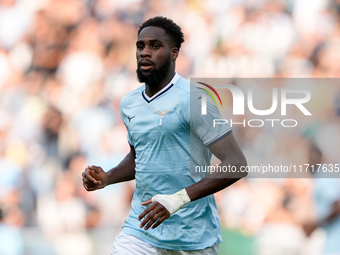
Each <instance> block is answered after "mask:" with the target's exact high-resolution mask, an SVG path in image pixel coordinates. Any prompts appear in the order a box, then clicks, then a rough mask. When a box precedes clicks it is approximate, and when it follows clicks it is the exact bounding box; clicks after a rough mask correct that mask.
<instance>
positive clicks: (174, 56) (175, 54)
mask: <svg viewBox="0 0 340 255" xmlns="http://www.w3.org/2000/svg"><path fill="white" fill-rule="evenodd" d="M178 53H179V49H178V48H177V47H174V48H172V49H171V59H172V60H176V59H177V57H178Z"/></svg>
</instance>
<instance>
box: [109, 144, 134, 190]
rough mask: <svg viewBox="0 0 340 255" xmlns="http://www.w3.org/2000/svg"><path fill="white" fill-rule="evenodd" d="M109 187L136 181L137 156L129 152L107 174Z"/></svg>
mask: <svg viewBox="0 0 340 255" xmlns="http://www.w3.org/2000/svg"><path fill="white" fill-rule="evenodd" d="M107 175H108V185H110V184H114V183H119V182H125V181H131V180H134V179H135V155H134V153H133V152H131V151H130V152H129V153H128V154H127V155H126V157H125V158H124V159H123V160H122V161H121V162H120V163H119V164H118V165H117V166H116V167H114V168H112V169H111V170H109V171H108V172H107Z"/></svg>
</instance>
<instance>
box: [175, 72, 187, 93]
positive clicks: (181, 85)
mask: <svg viewBox="0 0 340 255" xmlns="http://www.w3.org/2000/svg"><path fill="white" fill-rule="evenodd" d="M174 85H175V87H176V88H178V89H179V90H181V91H183V92H184V93H188V94H189V93H190V82H189V81H188V80H187V79H185V78H183V77H182V76H179V77H178V79H177V81H176V83H175V84H174Z"/></svg>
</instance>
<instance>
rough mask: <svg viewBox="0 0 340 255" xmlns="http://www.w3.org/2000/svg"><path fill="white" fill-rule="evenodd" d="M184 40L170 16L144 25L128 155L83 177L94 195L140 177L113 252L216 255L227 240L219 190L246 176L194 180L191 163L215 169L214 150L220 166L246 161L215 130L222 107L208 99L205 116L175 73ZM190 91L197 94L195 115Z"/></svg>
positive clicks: (127, 119)
mask: <svg viewBox="0 0 340 255" xmlns="http://www.w3.org/2000/svg"><path fill="white" fill-rule="evenodd" d="M182 42H184V36H183V33H182V31H181V28H180V27H179V26H178V25H176V24H175V23H174V22H173V21H172V20H169V19H167V18H165V17H155V18H152V19H149V20H147V21H146V22H144V23H143V24H142V25H141V26H140V28H139V30H138V40H137V42H136V47H137V50H136V58H137V76H138V79H139V81H140V82H141V83H145V84H144V85H143V86H141V87H139V88H138V89H136V90H134V91H132V92H130V93H128V94H127V95H125V96H124V97H123V99H122V100H121V103H120V113H121V118H122V120H123V122H124V124H125V125H126V128H127V131H128V142H129V144H130V152H129V153H128V154H127V155H126V157H125V158H124V159H123V160H122V162H121V163H120V164H118V165H117V166H116V167H114V168H112V169H111V170H109V171H107V172H105V171H104V170H103V169H102V168H101V167H98V166H88V167H87V168H86V169H85V171H84V172H83V174H82V175H83V185H84V187H85V189H86V190H88V191H93V190H96V189H101V188H104V187H105V186H107V185H110V184H114V183H118V182H123V181H129V180H133V179H135V180H136V189H135V192H134V195H133V199H132V203H131V210H130V213H129V216H128V217H127V219H126V221H125V224H124V226H123V228H122V230H121V233H120V234H119V235H118V236H117V237H116V241H115V242H114V245H113V253H112V254H134V255H138V254H200V255H205V254H217V253H218V247H219V244H220V243H221V242H222V239H221V226H220V220H219V217H218V213H217V208H216V203H215V199H214V196H213V193H215V192H217V191H220V190H222V189H224V188H226V187H228V186H229V185H231V184H233V183H234V182H236V181H237V180H238V179H240V178H241V177H243V176H244V174H242V175H238V176H236V177H235V176H234V177H233V178H229V177H228V176H224V175H225V174H222V176H221V173H219V174H217V173H216V174H209V177H210V178H209V177H207V176H206V177H204V178H196V177H195V176H192V175H190V160H191V161H192V162H193V163H194V164H195V165H197V166H210V156H211V154H210V152H212V153H213V154H214V155H215V156H216V157H217V158H218V159H220V160H221V164H220V165H221V166H228V165H231V166H235V167H236V168H237V169H240V167H241V166H245V165H246V160H245V157H244V155H243V153H242V152H241V150H240V148H239V146H238V144H237V143H236V141H235V139H234V137H233V134H232V133H231V130H230V127H229V126H227V125H217V126H216V127H215V128H213V127H212V123H213V119H217V118H221V116H220V114H219V112H218V110H217V108H216V106H214V105H213V104H210V103H209V102H210V101H208V100H207V101H208V104H209V107H207V114H206V115H201V114H200V113H199V111H198V110H197V109H199V105H200V104H201V103H200V101H201V100H200V99H201V97H200V96H199V94H198V92H197V91H199V90H198V89H196V90H195V89H194V88H191V86H190V83H189V82H188V81H187V80H185V79H184V78H182V77H181V76H179V75H178V74H177V73H176V72H175V63H176V59H177V57H178V54H179V50H180V47H181V44H182ZM197 54H199V52H198V53H197ZM190 91H191V92H190ZM193 91H194V92H193ZM190 93H197V95H192V96H194V99H195V100H193V105H191V108H192V109H191V111H192V114H190ZM199 93H201V92H199ZM211 101H212V100H211ZM196 105H197V107H196ZM191 115H192V116H191ZM209 125H210V126H211V128H207V127H208V126H209ZM190 143H191V144H192V145H193V146H192V148H191V150H190ZM211 177H213V178H211ZM222 177H223V178H222Z"/></svg>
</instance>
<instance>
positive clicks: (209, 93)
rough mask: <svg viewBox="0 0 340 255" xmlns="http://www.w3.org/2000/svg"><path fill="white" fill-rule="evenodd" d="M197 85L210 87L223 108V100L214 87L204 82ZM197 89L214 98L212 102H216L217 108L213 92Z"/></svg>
mask: <svg viewBox="0 0 340 255" xmlns="http://www.w3.org/2000/svg"><path fill="white" fill-rule="evenodd" d="M197 83H199V84H201V85H204V86H206V87H208V88H209V89H210V90H211V91H212V92H214V93H215V95H216V96H217V98H218V100H219V101H220V103H221V106H222V100H221V98H220V96H219V94H218V93H217V91H216V90H215V89H214V88H213V87H212V86H210V85H208V84H206V83H203V82H197ZM197 88H199V89H201V90H203V91H204V92H206V93H207V94H208V95H209V96H210V97H211V98H212V100H214V103H215V105H216V106H217V103H216V100H215V98H214V96H213V94H211V92H209V91H208V90H207V89H204V88H200V87H197Z"/></svg>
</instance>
